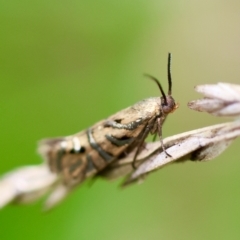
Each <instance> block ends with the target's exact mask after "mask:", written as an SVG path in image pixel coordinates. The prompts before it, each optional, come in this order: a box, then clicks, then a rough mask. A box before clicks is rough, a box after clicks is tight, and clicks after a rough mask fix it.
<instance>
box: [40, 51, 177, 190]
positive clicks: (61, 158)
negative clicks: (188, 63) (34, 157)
mask: <svg viewBox="0 0 240 240" xmlns="http://www.w3.org/2000/svg"><path fill="white" fill-rule="evenodd" d="M167 73H168V94H167V95H166V94H165V93H164V91H163V88H162V86H161V84H160V82H159V81H158V80H157V79H156V78H155V77H153V76H151V75H147V74H145V75H146V76H147V77H149V78H150V79H151V80H153V81H154V82H155V83H156V84H157V85H158V87H159V90H160V92H161V94H162V96H161V97H151V98H148V99H144V100H142V101H140V102H138V103H136V104H134V105H133V106H131V107H128V108H126V109H124V110H122V111H119V112H117V113H116V114H114V115H112V116H110V117H109V118H107V119H104V120H102V121H100V122H98V123H96V124H95V125H93V126H92V127H90V128H88V129H87V130H83V131H81V132H79V133H77V134H74V135H71V136H68V137H59V138H53V139H46V140H42V141H41V142H40V145H39V153H40V154H41V155H42V156H43V157H44V158H45V160H46V161H47V163H48V164H49V167H50V170H51V171H52V172H54V173H56V174H58V175H60V176H61V177H62V179H63V182H64V183H65V184H66V185H67V186H69V187H72V186H75V185H77V184H80V183H81V182H83V181H84V180H85V179H86V178H90V177H94V176H96V175H97V174H99V173H101V171H103V170H104V169H106V168H107V167H108V166H110V165H111V164H112V163H113V162H115V161H117V160H118V159H120V158H121V157H123V156H126V155H127V154H129V153H131V152H132V151H135V154H134V158H133V164H132V166H133V168H134V167H135V161H136V158H137V155H138V154H139V152H140V151H141V149H142V147H143V145H144V141H145V139H146V137H147V136H148V134H149V133H150V134H155V135H156V134H158V135H159V137H160V142H161V146H162V150H163V151H164V152H165V153H166V155H167V156H168V157H169V156H170V155H169V154H168V153H167V152H166V150H165V147H164V145H163V141H162V125H163V123H164V121H165V119H166V117H167V115H168V114H169V113H171V112H173V111H174V110H175V109H176V108H177V107H178V106H177V104H176V103H175V101H174V99H173V97H172V96H171V94H172V78H171V54H170V53H169V54H168V65H167ZM135 149H136V150H135ZM170 157H171V156H170Z"/></svg>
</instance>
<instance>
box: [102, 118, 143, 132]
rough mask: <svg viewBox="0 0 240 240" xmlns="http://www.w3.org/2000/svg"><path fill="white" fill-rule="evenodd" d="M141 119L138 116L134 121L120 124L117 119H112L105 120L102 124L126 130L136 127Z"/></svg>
mask: <svg viewBox="0 0 240 240" xmlns="http://www.w3.org/2000/svg"><path fill="white" fill-rule="evenodd" d="M142 121H143V119H142V118H139V119H137V120H136V121H133V122H130V123H127V124H122V123H118V122H117V121H114V120H107V121H106V122H105V124H104V127H112V128H117V129H126V130H134V129H136V128H137V127H138V126H139V125H141V124H142Z"/></svg>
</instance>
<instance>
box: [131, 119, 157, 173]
mask: <svg viewBox="0 0 240 240" xmlns="http://www.w3.org/2000/svg"><path fill="white" fill-rule="evenodd" d="M153 123H154V122H151V123H150V124H148V125H147V126H146V127H145V128H144V130H143V134H142V136H141V138H140V141H139V143H138V148H137V151H136V153H135V155H134V158H133V161H132V167H133V169H136V168H137V167H136V166H135V163H136V159H137V155H138V154H139V152H140V149H141V147H142V145H143V143H144V140H145V138H146V137H147V135H148V134H149V132H150V131H151V129H152V126H153Z"/></svg>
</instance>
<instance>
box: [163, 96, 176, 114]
mask: <svg viewBox="0 0 240 240" xmlns="http://www.w3.org/2000/svg"><path fill="white" fill-rule="evenodd" d="M166 99H167V102H166V101H165V99H164V98H163V97H161V106H162V111H163V113H166V114H168V113H171V112H173V111H175V110H176V109H177V107H178V106H177V105H176V103H175V101H174V99H173V98H172V96H166Z"/></svg>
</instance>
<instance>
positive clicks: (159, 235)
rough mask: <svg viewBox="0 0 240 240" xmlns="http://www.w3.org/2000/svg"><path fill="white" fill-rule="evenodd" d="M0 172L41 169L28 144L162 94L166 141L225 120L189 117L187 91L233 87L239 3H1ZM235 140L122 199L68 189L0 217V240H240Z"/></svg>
mask: <svg viewBox="0 0 240 240" xmlns="http://www.w3.org/2000/svg"><path fill="white" fill-rule="evenodd" d="M0 22H1V30H0V31H1V38H0V79H1V80H0V93H1V94H0V103H1V105H0V106H1V107H0V112H1V119H0V131H1V152H0V159H1V161H0V174H3V173H5V172H7V171H10V170H12V169H13V168H16V167H19V166H24V165H30V164H38V163H40V162H41V161H42V160H41V158H40V157H39V156H38V155H37V154H36V150H35V149H36V143H37V141H38V140H40V139H42V138H45V137H56V136H64V135H70V134H73V133H76V132H78V131H80V130H82V129H85V128H86V127H88V126H91V125H92V124H94V123H95V122H97V121H99V120H101V119H103V118H105V117H107V116H109V115H111V114H113V113H115V112H117V111H119V110H121V109H123V108H125V107H127V106H129V105H132V104H133V103H135V102H137V101H139V100H141V99H143V98H147V97H150V96H158V95H159V90H158V89H157V87H156V86H155V85H154V84H153V83H152V82H151V81H148V80H146V79H145V78H144V77H143V75H142V74H143V73H145V72H146V73H150V74H152V75H154V76H156V77H158V78H159V79H160V81H161V82H162V84H163V86H164V88H165V89H166V88H167V74H166V68H167V53H168V52H172V54H173V60H172V75H173V96H174V97H175V99H176V101H177V102H179V103H180V108H179V109H178V110H177V111H176V112H175V113H174V114H172V115H171V116H169V118H168V121H167V122H166V123H165V125H164V129H163V134H164V136H165V137H166V136H170V135H173V134H176V133H181V132H184V131H187V130H192V129H195V128H200V127H203V126H208V125H211V124H215V123H219V122H222V121H225V120H226V119H218V118H215V117H212V116H208V115H207V114H204V113H197V112H193V111H191V110H189V109H188V108H187V106H186V104H187V102H188V101H190V100H193V99H196V98H199V97H200V96H199V94H197V93H195V92H194V90H193V87H194V86H195V85H198V84H204V83H216V82H219V81H223V82H224V81H225V82H232V83H239V76H240V67H239V65H240V47H239V45H240V27H239V23H240V2H239V1H234V0H230V1H217V0H215V1H206V0H205V1H200V0H199V1H183V0H180V1H167V0H163V1H156V0H149V1H135V0H132V1H109V0H103V1H80V0H79V1H76V0H73V1H54V0H47V1H46V0H42V1H36V0H32V1H27V0H22V1H14V0H13V1H1V3H0ZM237 143H238V144H239V141H238V142H237V141H236V142H234V144H233V145H231V146H230V148H229V149H227V151H226V152H224V153H223V154H222V155H221V156H219V157H218V158H217V159H215V160H214V161H211V162H208V163H191V162H189V163H185V164H178V165H172V166H168V167H166V168H163V169H162V170H160V171H157V172H155V173H154V174H151V175H150V176H149V177H148V178H147V179H146V181H145V182H144V184H142V185H134V186H131V187H129V188H127V189H125V190H121V189H120V188H119V187H118V186H119V183H120V182H121V180H119V181H115V182H107V181H105V180H101V179H100V180H98V181H97V182H95V183H94V184H93V186H92V187H89V186H88V185H87V184H85V185H84V186H82V187H81V188H79V189H77V191H75V192H74V193H73V194H72V195H70V196H69V197H68V198H67V199H66V200H65V201H64V202H63V203H62V204H61V205H59V206H58V207H57V208H55V209H54V210H53V211H50V212H49V213H44V212H42V211H41V207H42V203H43V202H42V201H38V202H36V203H34V204H31V205H26V206H18V205H10V206H7V207H6V208H4V209H3V210H1V212H0V238H1V239H4V240H5V239H35V240H37V239H45V240H48V239H49V240H50V239H51V240H54V239H58V240H61V239H71V240H72V239H111V240H112V239H114V240H120V239H121V240H122V239H141V240H144V239H197V240H198V239H199V240H200V239H240V207H239V202H240V176H239V170H240V161H239V155H237V154H236V153H237V152H238V149H237V147H238V146H237Z"/></svg>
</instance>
